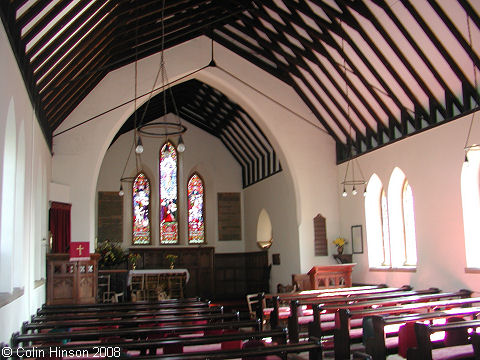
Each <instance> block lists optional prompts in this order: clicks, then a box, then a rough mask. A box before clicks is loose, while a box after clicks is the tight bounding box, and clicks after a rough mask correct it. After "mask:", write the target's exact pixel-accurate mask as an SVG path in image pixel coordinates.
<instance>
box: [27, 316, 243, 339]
mask: <svg viewBox="0 0 480 360" xmlns="http://www.w3.org/2000/svg"><path fill="white" fill-rule="evenodd" d="M231 320H237V321H239V320H240V313H239V312H238V311H237V312H235V313H230V314H181V315H180V314H176V315H157V316H155V317H153V316H147V317H137V318H130V319H111V320H105V319H102V320H97V321H92V320H91V319H88V320H83V319H79V320H54V321H44V322H34V323H23V325H22V330H21V331H22V334H26V333H28V332H40V331H41V330H48V329H50V330H51V329H57V328H70V329H75V328H81V329H84V330H87V329H86V328H99V327H111V326H118V327H120V328H131V327H139V326H145V325H150V326H153V325H155V324H168V323H185V322H190V323H191V322H197V321H205V322H215V321H231Z"/></svg>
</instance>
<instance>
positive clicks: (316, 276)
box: [308, 263, 356, 290]
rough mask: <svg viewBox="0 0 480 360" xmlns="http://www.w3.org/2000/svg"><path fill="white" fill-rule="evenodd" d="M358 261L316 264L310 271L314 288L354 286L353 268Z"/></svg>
mask: <svg viewBox="0 0 480 360" xmlns="http://www.w3.org/2000/svg"><path fill="white" fill-rule="evenodd" d="M355 265H356V263H351V264H338V265H326V266H314V267H312V268H311V269H310V271H309V272H308V275H309V276H310V284H311V287H312V290H316V289H322V288H329V287H350V286H352V269H353V267H354V266H355Z"/></svg>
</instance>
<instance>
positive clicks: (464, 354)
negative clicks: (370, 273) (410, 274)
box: [255, 285, 480, 360]
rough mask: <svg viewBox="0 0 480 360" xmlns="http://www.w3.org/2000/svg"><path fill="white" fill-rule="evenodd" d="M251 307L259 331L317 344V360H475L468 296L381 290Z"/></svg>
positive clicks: (330, 292) (478, 352)
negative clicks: (310, 339) (281, 331)
mask: <svg viewBox="0 0 480 360" xmlns="http://www.w3.org/2000/svg"><path fill="white" fill-rule="evenodd" d="M256 300H257V301H256V303H257V304H259V306H257V308H256V309H255V314H256V317H258V318H259V319H260V321H261V323H262V325H263V327H264V328H268V329H271V330H275V329H282V328H284V327H286V328H287V329H288V331H287V332H288V340H287V341H288V342H289V343H292V344H293V343H302V342H303V341H304V339H305V338H306V336H308V337H313V338H316V339H320V341H321V343H322V355H323V358H334V359H335V360H344V359H351V358H354V359H355V358H358V359H373V360H385V359H386V358H387V356H389V355H392V354H395V355H396V358H406V359H409V360H423V359H442V360H443V359H480V320H479V319H478V318H477V317H478V315H479V314H480V298H479V297H472V292H471V291H469V290H459V291H456V292H442V291H440V290H439V289H437V288H430V289H422V290H413V289H412V288H411V287H410V286H403V287H400V288H393V287H387V286H385V285H380V286H364V287H350V288H338V289H325V290H311V291H303V292H296V293H287V294H276V295H265V294H258V296H257V299H256ZM260 304H263V306H262V305H260Z"/></svg>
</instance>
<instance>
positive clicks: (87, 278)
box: [47, 254, 100, 305]
mask: <svg viewBox="0 0 480 360" xmlns="http://www.w3.org/2000/svg"><path fill="white" fill-rule="evenodd" d="M99 257H100V254H90V259H89V260H78V261H70V254H47V305H55V304H86V303H94V302H95V300H96V297H97V277H98V269H97V264H98V258H99Z"/></svg>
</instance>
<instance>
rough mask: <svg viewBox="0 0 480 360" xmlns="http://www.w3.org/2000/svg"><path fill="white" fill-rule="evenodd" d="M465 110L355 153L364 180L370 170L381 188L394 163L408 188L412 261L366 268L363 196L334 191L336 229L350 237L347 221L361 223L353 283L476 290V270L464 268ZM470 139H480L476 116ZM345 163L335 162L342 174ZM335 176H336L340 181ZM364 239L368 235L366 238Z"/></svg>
mask: <svg viewBox="0 0 480 360" xmlns="http://www.w3.org/2000/svg"><path fill="white" fill-rule="evenodd" d="M470 120H471V115H469V116H467V117H464V118H461V119H458V120H455V121H452V122H449V123H446V124H442V125H440V126H438V127H436V128H434V129H431V130H429V131H426V132H422V133H420V134H417V135H414V136H411V137H409V138H406V139H404V140H402V141H399V142H396V143H394V144H391V145H389V146H386V147H384V148H381V149H378V150H375V151H373V152H371V153H368V154H366V155H363V156H361V157H360V158H359V159H358V161H359V163H360V166H361V168H362V171H363V173H364V175H365V177H366V179H367V180H368V178H370V176H371V175H372V174H373V173H376V174H377V175H378V176H379V177H380V180H381V181H382V183H383V186H384V188H385V189H386V191H387V188H388V182H389V179H390V175H391V173H392V171H393V169H394V168H395V167H396V166H398V167H399V168H400V169H401V170H402V171H403V172H404V173H405V175H406V177H407V179H408V182H409V184H410V185H411V187H412V190H413V196H414V207H415V224H416V238H417V255H418V264H417V270H416V272H399V271H395V272H392V271H370V270H369V268H368V261H367V260H368V259H367V248H366V246H367V244H366V241H365V235H366V232H365V212H364V201H363V200H364V198H363V196H359V195H357V196H356V197H352V196H350V195H349V196H348V197H347V198H341V195H340V194H341V188H340V186H339V187H338V189H339V190H338V194H337V196H338V197H339V199H340V208H341V214H342V216H341V220H342V226H341V229H342V231H341V234H340V235H342V236H344V237H345V238H347V239H350V226H351V225H356V224H362V225H363V230H364V232H363V234H364V253H363V254H358V255H354V257H353V260H354V262H357V263H358V265H357V266H356V267H355V268H354V271H353V279H354V281H358V282H367V283H379V282H380V283H383V282H384V283H387V284H389V285H403V284H411V285H412V286H414V287H415V288H427V287H431V286H436V287H439V288H441V289H442V290H447V291H448V290H458V289H460V288H469V289H471V290H474V291H477V292H479V291H480V281H478V277H479V274H478V273H477V274H472V273H466V272H465V267H466V260H465V242H464V235H463V219H462V202H461V193H460V174H461V170H462V164H463V161H464V150H463V148H464V146H465V139H466V137H467V131H468V126H469V123H470ZM475 124H476V125H475V126H474V128H473V131H472V136H471V138H470V144H471V143H475V142H476V143H480V126H479V125H478V119H477V120H476V123H475ZM345 166H346V164H342V165H341V166H339V167H338V177H339V179H343V176H344V174H345ZM340 181H341V180H339V183H340ZM367 240H368V239H367Z"/></svg>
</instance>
